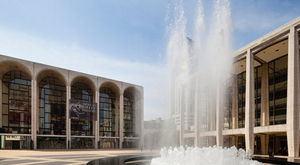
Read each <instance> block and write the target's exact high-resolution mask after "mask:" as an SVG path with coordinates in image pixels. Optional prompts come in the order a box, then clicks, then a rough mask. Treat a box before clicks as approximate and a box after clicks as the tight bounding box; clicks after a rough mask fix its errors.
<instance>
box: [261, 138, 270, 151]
mask: <svg viewBox="0 0 300 165" xmlns="http://www.w3.org/2000/svg"><path fill="white" fill-rule="evenodd" d="M260 141H261V154H262V155H267V154H268V149H269V135H260Z"/></svg>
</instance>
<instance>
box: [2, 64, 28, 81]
mask: <svg viewBox="0 0 300 165" xmlns="http://www.w3.org/2000/svg"><path fill="white" fill-rule="evenodd" d="M0 68H1V70H0V76H1V78H2V77H3V75H4V74H5V73H7V72H9V71H13V70H19V71H22V72H25V73H26V74H28V75H29V76H30V77H31V78H32V74H31V72H30V70H29V69H28V67H26V66H25V65H24V64H22V63H20V62H17V61H12V60H6V61H1V62H0Z"/></svg>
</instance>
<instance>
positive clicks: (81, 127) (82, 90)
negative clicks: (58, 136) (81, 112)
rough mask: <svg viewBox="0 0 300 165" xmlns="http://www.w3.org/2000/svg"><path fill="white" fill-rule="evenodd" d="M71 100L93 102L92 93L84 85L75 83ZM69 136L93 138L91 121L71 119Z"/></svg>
mask: <svg viewBox="0 0 300 165" xmlns="http://www.w3.org/2000/svg"><path fill="white" fill-rule="evenodd" d="M71 99H76V100H83V101H87V102H93V91H92V89H91V88H90V87H89V86H88V85H86V84H85V83H81V82H78V83H75V84H73V85H72V87H71ZM71 134H72V135H82V136H93V121H88V120H83V119H71ZM72 147H73V146H72Z"/></svg>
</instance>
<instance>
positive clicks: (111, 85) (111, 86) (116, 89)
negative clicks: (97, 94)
mask: <svg viewBox="0 0 300 165" xmlns="http://www.w3.org/2000/svg"><path fill="white" fill-rule="evenodd" d="M101 88H109V89H111V90H112V91H113V92H114V93H115V95H116V97H118V96H119V95H120V93H121V90H120V88H119V87H118V86H117V85H116V84H115V83H113V82H111V81H106V82H104V83H102V84H101V85H100V88H99V91H100V89H101Z"/></svg>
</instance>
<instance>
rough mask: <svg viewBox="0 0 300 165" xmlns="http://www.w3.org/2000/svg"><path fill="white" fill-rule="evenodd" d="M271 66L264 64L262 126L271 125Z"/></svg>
mask: <svg viewBox="0 0 300 165" xmlns="http://www.w3.org/2000/svg"><path fill="white" fill-rule="evenodd" d="M268 69H269V65H268V63H265V64H262V68H261V71H262V75H261V77H262V79H261V112H260V114H261V115H260V125H261V126H268V125H269V70H268Z"/></svg>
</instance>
